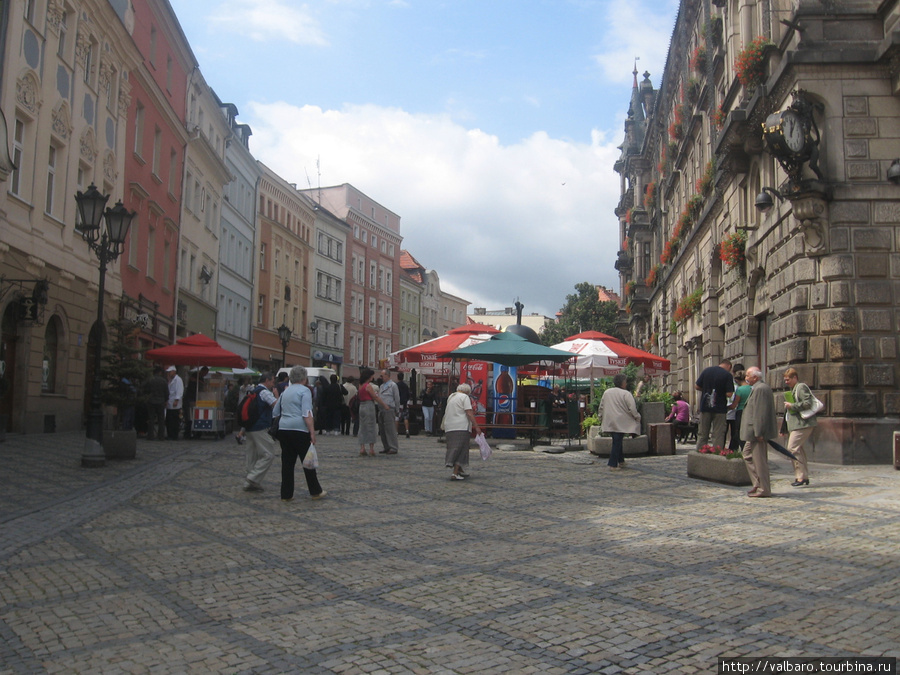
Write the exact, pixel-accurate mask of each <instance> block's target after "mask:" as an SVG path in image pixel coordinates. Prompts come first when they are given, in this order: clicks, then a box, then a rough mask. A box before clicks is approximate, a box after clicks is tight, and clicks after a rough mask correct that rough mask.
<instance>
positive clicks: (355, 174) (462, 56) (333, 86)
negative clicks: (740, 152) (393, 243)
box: [170, 0, 677, 316]
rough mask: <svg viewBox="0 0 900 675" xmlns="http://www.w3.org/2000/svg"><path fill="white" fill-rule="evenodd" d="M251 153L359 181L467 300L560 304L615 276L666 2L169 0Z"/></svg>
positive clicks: (313, 178)
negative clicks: (636, 105) (625, 172)
mask: <svg viewBox="0 0 900 675" xmlns="http://www.w3.org/2000/svg"><path fill="white" fill-rule="evenodd" d="M170 2H171V4H172V6H173V8H174V9H175V12H176V14H177V15H178V18H179V20H180V22H181V24H182V28H183V30H184V31H185V34H186V35H187V37H188V40H189V41H190V43H191V46H192V48H193V50H194V53H195V54H196V56H197V59H198V61H199V62H200V68H201V71H202V72H203V74H204V76H205V78H206V80H207V82H208V83H209V84H210V85H211V86H212V87H213V89H215V90H216V92H217V94H218V95H219V96H220V98H221V99H222V100H224V101H228V102H231V103H234V104H236V105H237V106H238V108H239V110H240V116H239V120H240V121H241V122H244V123H247V124H249V125H250V126H251V127H252V128H253V132H254V135H253V137H252V138H251V150H252V151H253V153H254V155H255V156H256V157H257V158H258V159H260V160H261V161H263V162H264V163H266V164H267V165H269V166H270V167H272V168H273V169H274V170H275V171H277V172H278V173H279V174H280V175H281V176H282V177H284V178H285V179H286V180H288V181H290V182H295V183H297V184H298V185H299V186H301V187H303V186H306V185H307V181H309V182H310V183H311V184H312V185H313V186H315V185H316V182H317V181H318V180H319V178H317V175H316V171H317V169H316V162H317V160H318V162H319V167H320V168H319V171H320V173H321V183H322V185H334V184H339V183H344V182H348V183H352V184H353V185H354V186H356V187H357V188H359V189H361V190H363V191H364V192H366V193H367V194H368V195H369V196H371V197H372V198H374V199H375V200H376V201H378V202H380V203H381V204H383V205H384V206H386V207H387V208H389V209H391V210H392V211H394V212H395V213H397V214H399V215H400V216H401V234H402V235H403V237H404V244H403V245H404V248H407V249H408V250H409V251H410V252H411V253H412V254H413V255H414V256H415V257H416V258H417V259H418V260H419V261H420V262H421V263H422V264H423V265H425V266H426V267H429V268H434V269H436V270H437V271H438V273H439V274H440V276H441V280H442V284H443V285H444V286H445V288H446V289H447V290H449V291H450V292H452V293H456V294H458V295H460V296H462V297H464V298H466V299H467V300H471V301H472V303H473V306H479V307H487V308H488V309H500V308H502V307H506V306H510V305H512V304H513V302H514V301H515V299H516V298H519V299H520V300H521V301H522V302H523V303H524V304H525V311H526V313H530V312H539V313H542V314H547V315H551V316H552V314H553V313H555V312H556V310H557V309H559V308H560V307H561V306H562V305H563V304H564V303H565V297H566V295H567V294H569V293H572V292H573V291H574V286H575V284H577V283H579V282H581V281H590V282H593V283H598V284H604V285H607V286H610V287H612V288H617V285H618V281H617V275H616V272H615V270H614V269H613V267H612V264H613V262H614V260H615V252H616V249H617V248H618V231H617V226H616V221H615V216H614V214H613V209H614V208H615V205H616V202H617V200H618V195H619V181H618V175H617V174H615V173H614V172H613V170H612V165H613V162H614V161H615V159H616V157H617V156H618V154H619V151H618V149H617V146H618V145H619V144H620V143H621V141H622V124H623V121H624V115H625V111H626V110H627V107H628V99H629V96H630V92H631V85H632V72H631V71H632V69H633V66H634V59H635V57H640V60H639V61H638V62H637V65H638V70H639V71H640V72H643V71H644V70H649V71H650V73H651V79H652V80H653V82H654V84H655V85H657V86H658V84H659V74H660V73H661V71H662V68H663V64H664V59H665V53H666V49H667V47H668V42H669V36H670V34H671V30H672V26H673V23H674V18H675V12H676V10H677V4H676V3H674V2H672V0H656V1H654V2H649V1H645V0H636V1H626V0H614V1H613V0H604V1H595V0H519V1H518V2H513V1H510V0H480V1H478V2H476V1H473V0H447V1H442V0H428V1H419V0H318V1H316V2H310V3H307V4H304V3H299V2H292V1H291V0H240V1H237V0H170Z"/></svg>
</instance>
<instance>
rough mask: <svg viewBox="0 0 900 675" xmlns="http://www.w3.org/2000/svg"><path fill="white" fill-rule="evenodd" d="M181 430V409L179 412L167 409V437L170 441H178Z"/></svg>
mask: <svg viewBox="0 0 900 675" xmlns="http://www.w3.org/2000/svg"><path fill="white" fill-rule="evenodd" d="M179 429H181V408H179V409H177V410H172V409H170V408H166V437H167V438H168V439H169V440H170V441H177V440H178V431H179Z"/></svg>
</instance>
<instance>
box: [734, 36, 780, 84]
mask: <svg viewBox="0 0 900 675" xmlns="http://www.w3.org/2000/svg"><path fill="white" fill-rule="evenodd" d="M770 47H774V44H773V43H772V42H771V41H770V40H768V39H766V38H764V37H763V36H761V35H760V36H759V37H758V38H756V39H755V40H753V42H751V43H750V44H749V45H747V46H746V47H744V49H742V50H741V52H740V53H739V54H738V56H737V58H736V59H735V61H734V73H735V76H736V77H737V79H738V81H739V82H740V83H741V84H742V85H743V86H744V89H746V90H747V91H748V92H750V91H754V90H755V89H756V88H757V87H758V86H759V85H761V84H762V83H763V82H765V81H766V54H767V53H768V51H769V48H770Z"/></svg>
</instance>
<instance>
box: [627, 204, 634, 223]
mask: <svg viewBox="0 0 900 675" xmlns="http://www.w3.org/2000/svg"><path fill="white" fill-rule="evenodd" d="M632 211H634V207H632V208H630V209H628V210H627V211H626V212H625V223H626V224H627V225H631V214H632Z"/></svg>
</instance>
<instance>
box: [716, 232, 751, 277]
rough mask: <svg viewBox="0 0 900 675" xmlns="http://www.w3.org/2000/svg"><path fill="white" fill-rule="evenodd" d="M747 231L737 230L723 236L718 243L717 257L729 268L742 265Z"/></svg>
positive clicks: (744, 258) (744, 257)
mask: <svg viewBox="0 0 900 675" xmlns="http://www.w3.org/2000/svg"><path fill="white" fill-rule="evenodd" d="M746 248H747V231H746V230H737V231H736V232H733V233H732V234H729V235H728V236H727V237H725V238H724V239H723V240H722V242H721V243H720V244H719V259H720V260H721V261H722V262H723V263H725V267H726V268H727V269H729V270H731V269H734V268H735V267H738V266H739V265H743V264H744V261H745V260H746V256H745V253H744V252H745V249H746Z"/></svg>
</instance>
